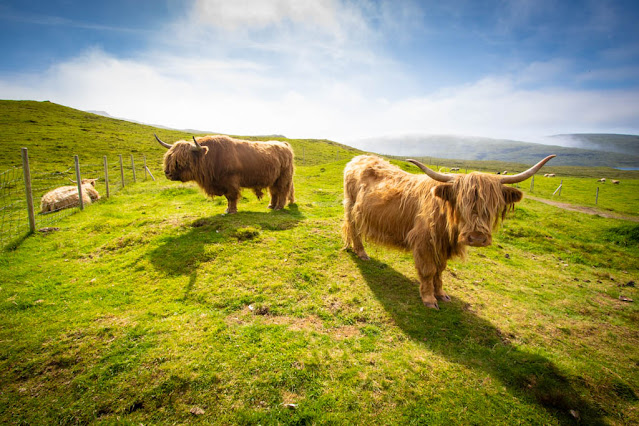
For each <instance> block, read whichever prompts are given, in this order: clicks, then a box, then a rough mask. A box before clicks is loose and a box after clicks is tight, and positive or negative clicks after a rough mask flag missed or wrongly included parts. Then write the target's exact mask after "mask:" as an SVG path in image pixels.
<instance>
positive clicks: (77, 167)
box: [73, 155, 84, 210]
mask: <svg viewBox="0 0 639 426" xmlns="http://www.w3.org/2000/svg"><path fill="white" fill-rule="evenodd" d="M73 160H74V161H75V179H76V181H77V182H78V202H79V203H80V210H84V200H82V179H81V178H80V159H79V158H78V156H77V155H74V156H73Z"/></svg>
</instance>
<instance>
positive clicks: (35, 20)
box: [0, 12, 151, 35]
mask: <svg viewBox="0 0 639 426" xmlns="http://www.w3.org/2000/svg"><path fill="white" fill-rule="evenodd" d="M0 19H3V20H6V21H13V22H20V23H24V24H34V25H45V26H51V27H68V28H80V29H85V30H94V31H109V32H118V33H129V34H147V35H148V34H151V31H149V30H145V29H141V28H129V27H118V26H112V25H103V24H97V23H92V22H83V21H77V20H73V19H68V18H63V17H60V16H55V15H37V14H28V15H27V14H17V13H13V12H4V13H2V14H1V15H0Z"/></svg>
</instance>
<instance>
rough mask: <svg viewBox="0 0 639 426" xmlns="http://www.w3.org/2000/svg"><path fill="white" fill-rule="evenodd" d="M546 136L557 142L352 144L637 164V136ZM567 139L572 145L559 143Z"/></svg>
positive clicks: (458, 139)
mask: <svg viewBox="0 0 639 426" xmlns="http://www.w3.org/2000/svg"><path fill="white" fill-rule="evenodd" d="M547 140H548V141H556V142H557V144H553V145H546V144H541V143H532V142H522V141H515V140H508V139H491V138H483V137H466V136H451V135H408V136H385V137H379V138H368V139H364V140H360V141H356V142H353V143H352V144H351V145H352V146H354V147H355V148H359V149H362V150H365V151H369V152H377V153H380V154H389V155H400V156H416V157H429V156H430V157H436V158H451V159H452V158H454V159H460V160H494V161H507V162H517V163H524V164H530V163H535V162H537V161H539V159H541V158H543V157H545V156H547V155H550V154H556V155H557V158H556V159H554V160H553V163H554V164H555V165H558V166H559V165H562V166H587V167H596V166H601V167H619V168H635V167H639V136H635V135H617V134H570V135H556V136H551V137H549V138H547ZM568 143H571V144H572V145H573V146H561V145H565V144H568ZM577 146H579V147H577ZM581 146H583V147H584V148H581Z"/></svg>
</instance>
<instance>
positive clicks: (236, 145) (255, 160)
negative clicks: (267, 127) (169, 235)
mask: <svg viewBox="0 0 639 426" xmlns="http://www.w3.org/2000/svg"><path fill="white" fill-rule="evenodd" d="M155 138H156V139H157V141H158V142H159V143H160V144H161V145H162V146H163V147H165V148H168V151H167V152H166V154H164V174H165V175H166V177H167V178H168V179H170V180H179V181H182V182H188V181H195V182H197V184H198V185H199V186H200V187H201V188H202V189H203V190H204V191H205V192H206V193H207V194H208V195H209V196H211V197H213V196H215V195H218V196H219V195H224V196H225V197H226V199H227V200H228V208H227V209H226V213H237V200H238V199H239V198H240V190H241V188H251V189H252V190H253V192H254V193H255V195H256V196H257V198H258V199H262V195H263V193H262V189H264V188H268V189H269V192H270V194H271V202H270V204H269V205H268V207H269V208H272V209H274V210H280V209H282V208H284V206H285V205H286V202H287V201H288V202H289V203H293V202H294V201H295V190H294V188H293V150H292V149H291V145H290V144H288V143H287V142H278V141H268V142H251V141H245V140H240V139H233V138H231V137H228V136H222V135H215V136H204V137H200V138H197V139H196V138H195V137H193V143H191V142H186V141H177V142H175V143H174V144H173V145H169V144H167V143H165V142H162V141H161V140H160V138H158V137H157V135H155Z"/></svg>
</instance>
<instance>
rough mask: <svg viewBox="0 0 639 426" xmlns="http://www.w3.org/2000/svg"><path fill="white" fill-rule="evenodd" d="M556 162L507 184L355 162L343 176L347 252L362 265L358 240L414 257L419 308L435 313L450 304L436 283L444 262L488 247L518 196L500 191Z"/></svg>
mask: <svg viewBox="0 0 639 426" xmlns="http://www.w3.org/2000/svg"><path fill="white" fill-rule="evenodd" d="M553 157H554V155H550V156H548V157H546V158H544V159H543V160H542V161H540V162H539V163H537V164H536V165H535V166H533V167H531V168H530V169H528V170H526V171H525V172H523V173H519V174H516V175H511V176H495V175H492V174H487V173H478V172H473V173H469V174H453V175H448V174H442V173H438V172H435V171H433V170H431V169H429V168H428V167H426V166H424V165H423V164H421V163H420V162H418V161H415V160H408V161H410V162H411V163H413V164H415V165H417V166H418V167H419V168H420V169H422V170H423V171H424V173H426V174H427V176H424V175H415V174H412V173H407V172H404V171H403V170H401V169H399V168H398V167H395V166H393V165H391V164H390V163H388V162H387V161H385V160H382V159H381V158H379V157H374V156H368V155H361V156H359V157H355V158H353V159H352V160H351V161H350V162H349V163H348V164H347V165H346V168H345V169H344V213H345V218H344V225H343V228H342V234H343V238H344V241H345V244H346V247H349V246H350V247H352V249H353V251H354V252H355V253H356V254H357V255H358V256H359V257H360V258H361V259H363V260H368V259H369V257H368V255H367V254H366V251H365V250H364V246H363V244H362V238H366V239H369V240H372V241H375V242H378V243H381V244H385V245H389V246H394V247H398V248H401V249H405V250H410V251H412V252H413V258H414V259H415V266H416V268H417V273H418V275H419V281H420V287H419V291H420V294H421V297H422V301H423V302H424V304H425V305H426V306H428V307H431V308H435V309H439V306H438V304H437V300H442V301H450V297H448V295H447V294H446V293H445V292H444V291H443V290H442V279H441V275H442V272H443V271H444V269H446V263H447V262H448V259H450V258H452V257H454V256H463V255H464V254H465V251H466V246H475V247H484V246H488V245H490V244H491V243H492V231H493V230H494V229H496V228H497V226H498V225H499V222H500V221H501V220H503V219H504V218H505V215H506V212H507V211H508V210H509V209H512V208H513V207H514V203H516V202H518V201H520V200H521V198H522V196H523V194H522V193H521V191H519V190H518V189H516V188H512V187H509V186H505V184H508V183H517V182H522V181H524V180H526V179H528V178H529V177H530V176H532V175H533V174H535V173H536V172H537V171H538V170H539V169H540V168H541V167H542V166H543V165H544V164H545V163H546V162H547V161H548V160H550V159H551V158H553Z"/></svg>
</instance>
